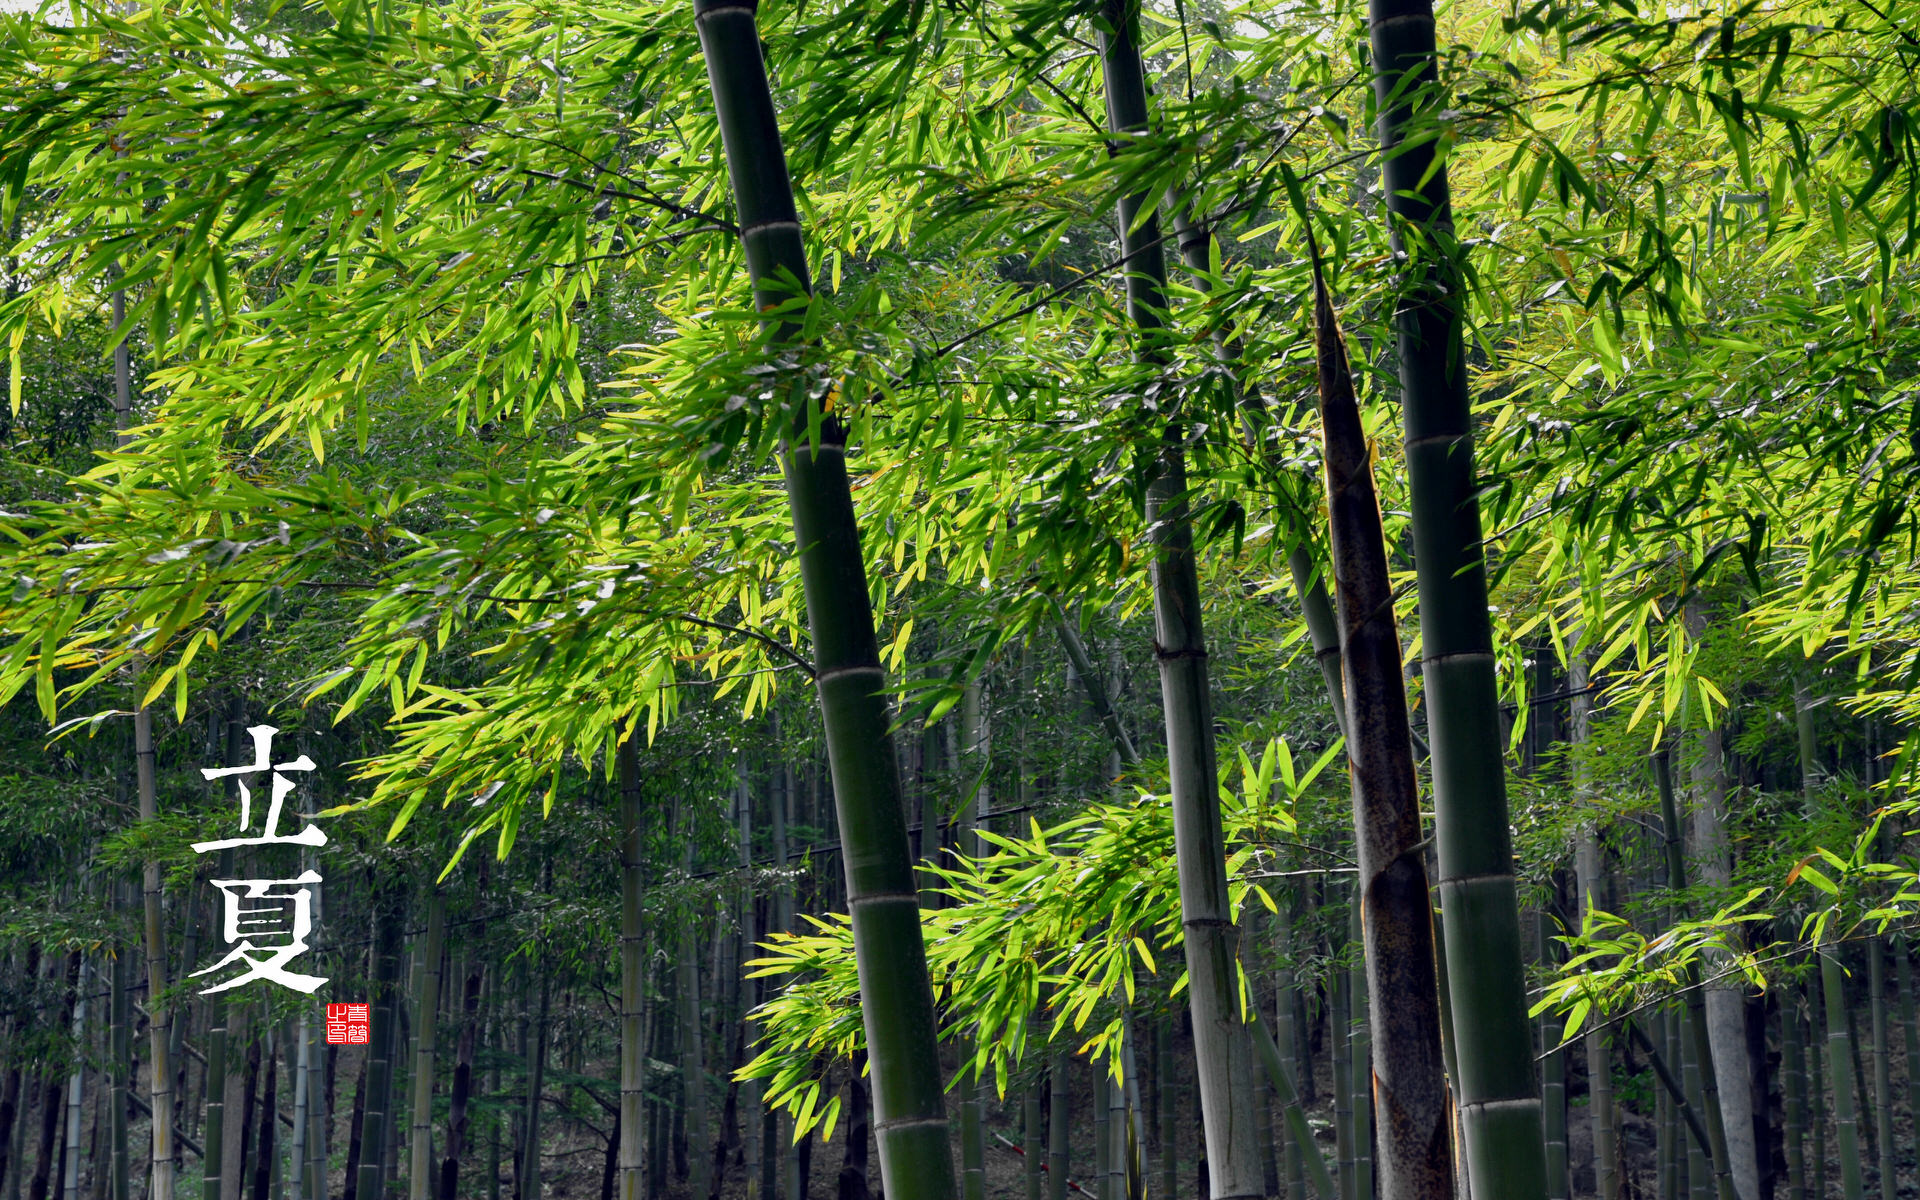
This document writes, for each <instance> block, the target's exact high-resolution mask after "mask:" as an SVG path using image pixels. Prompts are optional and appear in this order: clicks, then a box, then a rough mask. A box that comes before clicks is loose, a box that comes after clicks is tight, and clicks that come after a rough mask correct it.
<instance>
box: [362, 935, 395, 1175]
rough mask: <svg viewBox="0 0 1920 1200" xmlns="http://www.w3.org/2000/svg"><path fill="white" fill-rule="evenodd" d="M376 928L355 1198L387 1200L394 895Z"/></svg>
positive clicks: (390, 1103)
mask: <svg viewBox="0 0 1920 1200" xmlns="http://www.w3.org/2000/svg"><path fill="white" fill-rule="evenodd" d="M376 905H377V909H376V912H375V915H374V929H373V996H372V1002H373V1004H372V1014H371V1016H372V1021H373V1029H372V1031H371V1036H370V1038H369V1042H368V1047H367V1065H366V1082H365V1087H366V1107H365V1109H364V1110H363V1111H362V1112H361V1114H360V1162H359V1172H358V1173H359V1178H358V1179H357V1180H356V1182H355V1186H354V1195H355V1197H356V1200H384V1191H383V1185H384V1177H385V1168H386V1162H387V1125H388V1121H387V1116H388V1112H389V1110H390V1109H391V1108H392V1107H393V1092H394V1075H395V1071H394V1051H395V1048H396V1045H397V1040H398V1035H399V1025H400V1019H399V1018H400V1005H399V990H400V941H401V937H402V935H403V933H404V931H405V920H404V912H403V910H402V908H401V906H400V904H399V903H398V900H397V899H396V898H382V899H378V900H376Z"/></svg>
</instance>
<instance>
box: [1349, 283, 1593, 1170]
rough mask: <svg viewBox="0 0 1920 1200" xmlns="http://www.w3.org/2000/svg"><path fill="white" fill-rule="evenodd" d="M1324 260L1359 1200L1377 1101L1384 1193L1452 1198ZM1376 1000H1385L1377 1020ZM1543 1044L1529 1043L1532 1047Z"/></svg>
mask: <svg viewBox="0 0 1920 1200" xmlns="http://www.w3.org/2000/svg"><path fill="white" fill-rule="evenodd" d="M1314 261H1315V270H1314V328H1315V348H1316V354H1317V359H1318V363H1319V384H1320V423H1321V429H1322V435H1323V436H1322V442H1323V446H1324V453H1323V455H1322V458H1323V461H1324V462H1325V467H1326V477H1327V512H1328V527H1329V530H1330V532H1331V543H1332V562H1333V579H1334V588H1335V594H1336V596H1337V598H1338V618H1339V630H1340V661H1341V666H1342V668H1343V670H1342V674H1343V676H1344V678H1345V681H1346V688H1345V699H1346V723H1345V724H1346V729H1347V731H1348V736H1347V759H1348V764H1349V775H1350V778H1351V784H1352V799H1353V824H1354V839H1355V844H1356V845H1357V846H1358V847H1359V860H1360V862H1359V867H1360V874H1359V881H1358V883H1357V885H1356V891H1355V894H1354V901H1355V903H1354V905H1353V907H1352V910H1351V912H1352V918H1351V919H1352V933H1353V936H1354V940H1355V941H1356V943H1357V944H1358V945H1359V946H1360V947H1361V949H1362V957H1361V961H1360V962H1358V963H1356V964H1355V970H1354V973H1353V979H1352V983H1351V987H1350V991H1349V996H1350V998H1351V1003H1352V1006H1353V1011H1352V1013H1351V1018H1352V1021H1353V1031H1354V1038H1353V1047H1354V1048H1353V1049H1352V1051H1351V1052H1350V1063H1351V1066H1350V1071H1351V1073H1352V1074H1351V1080H1350V1083H1351V1086H1352V1088H1353V1092H1354V1100H1353V1102H1352V1104H1351V1106H1350V1107H1351V1110H1352V1112H1351V1119H1352V1121H1353V1133H1352V1138H1351V1140H1352V1144H1353V1147H1354V1162H1355V1173H1354V1188H1355V1191H1356V1194H1357V1196H1359V1197H1360V1198H1361V1200H1367V1198H1370V1197H1371V1196H1372V1194H1373V1162H1372V1153H1371V1146H1372V1143H1373V1137H1372V1121H1371V1118H1370V1114H1369V1111H1368V1109H1369V1100H1374V1101H1377V1102H1378V1103H1379V1104H1380V1106H1381V1108H1382V1115H1381V1128H1380V1132H1381V1145H1380V1149H1381V1153H1382V1162H1381V1164H1380V1167H1381V1187H1382V1193H1383V1195H1385V1196H1387V1197H1389V1200H1423V1198H1432V1197H1446V1196H1451V1195H1452V1193H1453V1156H1452V1129H1451V1112H1450V1109H1449V1106H1448V1103H1447V1078H1446V1065H1445V1060H1444V1058H1443V1056H1442V1050H1441V1044H1440V1003H1439V993H1438V990H1437V985H1436V982H1435V976H1434V966H1433V963H1434V942H1433V902H1432V899H1431V896H1430V893H1429V889H1428V886H1427V866H1426V858H1425V849H1426V838H1425V837H1424V836H1423V832H1422V829H1421V821H1420V791H1419V785H1418V783H1417V781H1416V779H1415V776H1414V765H1413V745H1412V742H1411V741H1410V740H1409V738H1408V737H1407V692H1406V682H1405V680H1404V679H1402V678H1401V674H1400V639H1399V634H1398V632H1397V631H1396V629H1395V625H1394V619H1393V584H1392V581H1391V579H1390V578H1389V576H1388V574H1387V550H1386V535H1385V532H1384V531H1383V529H1382V527H1381V524H1380V504H1379V500H1378V498H1377V496H1376V493H1375V491H1374V482H1373V466H1372V446H1371V445H1369V443H1368V441H1367V437H1366V433H1365V429H1364V427H1363V425H1362V424H1361V420H1360V409H1359V404H1358V400H1357V397H1356V395H1355V393H1354V386H1353V375H1352V372H1351V371H1350V370H1349V368H1348V365H1347V351H1346V345H1345V342H1344V340H1343V339H1342V337H1341V335H1340V327H1339V323H1338V322H1337V320H1336V319H1335V317H1334V312H1333V303H1332V300H1331V298H1330V297H1329V296H1328V294H1327V290H1326V286H1325V283H1324V281H1323V280H1322V279H1321V278H1320V273H1319V254H1318V251H1317V249H1316V250H1315V251H1314ZM1369 995H1373V996H1376V997H1378V999H1379V1003H1378V1004H1376V1005H1375V1006H1374V1007H1373V1010H1372V1017H1371V1021H1369V1020H1368V1016H1367V1007H1366V998H1367V997H1368V996H1369ZM1369 1033H1371V1035H1372V1036H1371V1037H1369ZM1531 1042H1532V1039H1531V1038H1529V1039H1528V1045H1529V1048H1531ZM1371 1047H1377V1049H1371ZM1609 1200H1611V1198H1609Z"/></svg>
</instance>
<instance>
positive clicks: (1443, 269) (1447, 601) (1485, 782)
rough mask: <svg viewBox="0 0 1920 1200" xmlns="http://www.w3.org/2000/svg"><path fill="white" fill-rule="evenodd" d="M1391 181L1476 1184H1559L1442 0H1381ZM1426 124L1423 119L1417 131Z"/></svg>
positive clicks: (1503, 1199)
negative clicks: (1464, 264) (1476, 435)
mask: <svg viewBox="0 0 1920 1200" xmlns="http://www.w3.org/2000/svg"><path fill="white" fill-rule="evenodd" d="M1368 15H1369V25H1370V27H1371V43H1372V51H1373V69H1374V90H1375V93H1376V95H1377V96H1378V99H1379V107H1380V120H1379V136H1380V141H1381V147H1382V150H1383V151H1384V155H1383V156H1384V159H1385V161H1384V163H1383V167H1382V170H1383V184H1384V188H1383V190H1384V192H1385V195H1386V205H1387V208H1388V211H1389V212H1390V214H1391V217H1392V226H1391V230H1390V232H1391V235H1392V239H1393V246H1394V249H1395V250H1396V251H1400V252H1404V253H1406V254H1407V255H1408V263H1409V270H1410V272H1411V278H1410V279H1408V281H1407V286H1406V288H1405V290H1404V291H1403V292H1402V299H1401V302H1400V306H1399V308H1398V311H1397V312H1396V313H1395V314H1394V324H1395V332H1396V341H1397V350H1398V355H1399V360H1400V389H1401V396H1402V408H1403V410H1404V415H1405V434H1406V463H1407V467H1406V469H1407V474H1408V483H1409V489H1408V490H1409V494H1410V500H1411V507H1412V511H1413V545H1414V562H1415V568H1416V574H1417V578H1418V589H1419V597H1420V635H1421V641H1422V646H1423V654H1424V662H1423V677H1424V681H1425V685H1426V695H1427V711H1428V714H1429V715H1428V733H1429V735H1430V740H1431V742H1432V751H1433V791H1434V810H1435V841H1436V846H1437V849H1438V852H1439V868H1440V869H1439V884H1440V886H1439V892H1440V903H1441V919H1442V921H1443V922H1444V924H1445V926H1446V938H1445V942H1446V953H1447V955H1448V967H1449V968H1450V969H1449V970H1448V972H1447V980H1448V985H1449V988H1450V990H1451V992H1452V996H1451V1000H1452V1020H1453V1034H1454V1038H1455V1041H1456V1042H1457V1058H1458V1060H1459V1063H1460V1076H1459V1079H1458V1081H1457V1082H1458V1085H1459V1090H1458V1097H1459V1104H1460V1115H1461V1124H1462V1126H1463V1128H1464V1131H1465V1135H1466V1137H1465V1141H1466V1157H1467V1175H1468V1178H1469V1179H1471V1180H1472V1186H1473V1193H1474V1196H1475V1198H1476V1200H1543V1197H1545V1195H1546V1191H1547V1188H1546V1161H1545V1145H1544V1139H1543V1137H1542V1134H1541V1120H1540V1098H1539V1092H1538V1090H1537V1083H1536V1080H1535V1078H1534V1072H1533V1056H1532V1054H1530V1053H1529V1052H1528V1048H1529V1047H1530V1046H1531V1044H1532V1035H1531V1033H1530V1032H1529V1029H1528V1022H1527V1000H1526V995H1527V993H1526V978H1525V973H1524V969H1523V965H1522V954H1521V946H1520V915H1519V904H1518V898H1517V896H1516V894H1515V888H1514V878H1513V847H1512V841H1511V833H1510V830H1511V826H1510V823H1509V819H1508V811H1507V796H1506V776H1505V769H1504V766H1503V763H1502V744H1501V729H1500V709H1499V691H1498V688H1497V686H1496V683H1495V680H1494V669H1493V633H1492V628H1491V625H1490V623H1489V621H1488V618H1487V583H1486V570H1485V564H1484V562H1483V561H1482V555H1481V536H1480V515H1479V505H1478V502H1477V501H1476V500H1475V498H1474V468H1473V439H1472V426H1471V412H1470V409H1471V405H1470V403H1469V399H1468V394H1467V377H1466V352H1465V346H1464V344H1463V340H1462V336H1461V327H1460V326H1461V313H1460V310H1459V304H1460V301H1459V299H1458V298H1459V297H1460V296H1461V295H1463V294H1464V292H1465V288H1464V280H1463V279H1462V276H1461V272H1460V270H1459V266H1458V264H1457V263H1456V262H1455V261H1454V259H1453V256H1454V255H1455V254H1457V253H1458V250H1457V247H1456V245H1455V243H1454V241H1453V236H1452V216H1451V212H1450V202H1449V198H1448V185H1447V170H1446V163H1445V161H1444V160H1443V159H1439V158H1436V157H1435V148H1436V146H1438V145H1440V144H1442V143H1440V142H1436V141H1434V140H1432V139H1431V138H1429V137H1428V136H1426V134H1427V127H1428V125H1429V123H1430V121H1431V119H1432V116H1433V115H1434V114H1437V112H1438V111H1439V110H1440V108H1441V107H1442V101H1441V97H1440V96H1439V95H1438V94H1437V92H1438V90H1439V88H1438V84H1439V75H1438V70H1437V68H1436V65H1435V54H1436V49H1435V43H1434V22H1433V6H1432V3H1431V0H1369V5H1368ZM1409 135H1414V136H1411V137H1410V136H1409Z"/></svg>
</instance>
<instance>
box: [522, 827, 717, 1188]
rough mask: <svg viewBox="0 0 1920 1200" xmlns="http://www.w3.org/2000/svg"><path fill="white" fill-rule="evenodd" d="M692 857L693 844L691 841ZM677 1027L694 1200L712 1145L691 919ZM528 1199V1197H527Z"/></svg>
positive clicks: (678, 982) (679, 971)
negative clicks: (708, 1122) (708, 1119)
mask: <svg viewBox="0 0 1920 1200" xmlns="http://www.w3.org/2000/svg"><path fill="white" fill-rule="evenodd" d="M687 845H688V854H689V856H691V854H692V843H691V842H690V841H689V842H688V844H687ZM673 990H674V999H675V1000H676V1001H677V1004H678V1011H677V1012H676V1013H675V1024H676V1025H677V1027H678V1033H679V1043H680V1100H681V1110H682V1112H683V1113H684V1114H685V1116H684V1120H685V1121H686V1130H687V1163H688V1166H689V1168H690V1169H689V1170H688V1172H687V1191H688V1195H690V1196H692V1197H693V1200H701V1198H702V1197H704V1196H706V1194H707V1185H708V1183H709V1181H710V1177H709V1174H708V1172H709V1170H710V1168H711V1165H712V1162H713V1155H712V1145H711V1143H710V1142H709V1141H708V1140H707V1064H706V1055H705V1054H704V1052H703V1051H704V1047H703V1045H702V1035H703V1030H702V1025H703V1023H704V1016H703V1013H702V1010H701V1005H700V950H699V929H698V927H697V926H696V925H694V923H693V921H692V920H691V919H686V920H683V921H682V922H681V924H680V944H679V949H678V951H677V952H676V953H675V955H674V984H673ZM523 1200H525V1198H523Z"/></svg>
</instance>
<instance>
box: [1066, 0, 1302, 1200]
mask: <svg viewBox="0 0 1920 1200" xmlns="http://www.w3.org/2000/svg"><path fill="white" fill-rule="evenodd" d="M1139 22H1140V14H1139V9H1138V6H1137V0H1131V2H1130V0H1106V3H1104V5H1103V7H1102V9H1101V21H1100V24H1101V25H1102V26H1103V28H1102V29H1101V32H1100V63H1101V73H1102V78H1103V80H1104V82H1105V90H1106V98H1107V120H1108V125H1109V127H1110V128H1111V129H1112V130H1113V131H1114V132H1115V133H1117V134H1122V135H1125V134H1132V133H1137V132H1143V131H1145V130H1146V129H1147V128H1148V115H1147V84H1146V73H1145V69H1144V67H1143V65H1142V62H1141V52H1140V42H1139V37H1140V24H1139ZM1155 200H1156V197H1152V196H1149V195H1147V194H1144V193H1136V194H1134V195H1130V196H1126V197H1123V198H1122V199H1121V201H1120V204H1119V212H1118V218H1119V227H1120V230H1121V247H1122V250H1123V253H1124V254H1125V256H1126V259H1127V312H1128V316H1129V318H1130V319H1131V322H1132V324H1133V327H1134V333H1135V335H1136V337H1137V339H1138V356H1139V357H1140V358H1141V359H1142V360H1143V361H1145V362H1149V363H1152V362H1160V361H1163V360H1164V357H1165V341H1166V338H1167V337H1168V331H1167V330H1166V328H1165V321H1166V317H1165V314H1166V313H1167V311H1168V308H1169V303H1168V296H1167V269H1166V258H1165V255H1164V253H1163V249H1162V246H1161V238H1160V226H1159V221H1158V218H1157V217H1156V216H1155V214H1153V213H1152V212H1151V211H1149V210H1150V208H1151V206H1152V205H1153V203H1154V202H1155ZM1186 493H1187V479H1186V456H1185V453H1184V452H1183V450H1182V449H1181V433H1180V430H1179V429H1178V428H1177V427H1175V426H1169V427H1168V429H1167V430H1166V432H1165V435H1164V437H1163V439H1162V441H1161V444H1160V446H1159V448H1158V459H1157V462H1156V463H1155V464H1154V468H1153V474H1152V478H1151V481H1150V482H1149V484H1148V487H1147V497H1146V520H1147V527H1148V529H1149V530H1151V531H1152V534H1151V537H1152V541H1153V549H1154V559H1153V572H1152V574H1153V611H1154V657H1155V659H1156V660H1157V663H1158V666H1159V671H1160V697H1161V703H1162V708H1163V711H1164V713H1165V718H1166V732H1167V766H1168V776H1169V782H1170V784H1171V787H1172V792H1173V814H1174V854H1175V857H1176V859H1177V861H1178V866H1179V876H1180V916H1181V925H1182V929H1183V932H1184V935H1185V939H1184V940H1185V948H1186V962H1187V977H1188V981H1189V982H1188V989H1187V991H1188V1003H1189V1005H1190V1009H1191V1012H1192V1014H1193V1035H1194V1062H1195V1075H1196V1077H1197V1080H1198V1083H1199V1091H1200V1111H1201V1123H1202V1125H1203V1127H1204V1132H1205V1137H1206V1144H1207V1171H1208V1179H1209V1181H1210V1184H1211V1188H1212V1192H1213V1198H1214V1200H1240V1198H1242V1197H1257V1196H1261V1195H1262V1194H1263V1192H1264V1190H1265V1189H1264V1180H1263V1178H1262V1174H1261V1161H1260V1121H1259V1114H1258V1108H1257V1105H1256V1104H1255V1098H1256V1096H1257V1094H1258V1093H1257V1092H1256V1090H1255V1084H1254V1075H1253V1061H1252V1058H1253V1056H1252V1054H1251V1053H1250V1051H1251V1048H1252V1047H1251V1043H1250V1040H1249V1036H1248V1032H1247V1029H1246V1026H1245V1024H1244V1023H1243V1022H1242V1020H1241V1017H1240V1003H1239V1000H1240V997H1239V982H1238V974H1239V972H1238V965H1237V963H1236V961H1235V959H1236V955H1237V950H1236V942H1237V931H1236V930H1235V929H1234V925H1233V913H1232V909H1231V906H1230V905H1229V903H1228V899H1227V877H1226V845H1225V838H1224V836H1223V834H1222V832H1221V823H1220V801H1219V793H1218V783H1217V777H1216V771H1215V757H1214V741H1213V713H1212V697H1211V695H1210V692H1209V688H1208V685H1207V650H1206V636H1205V633H1204V630H1203V627H1202V621H1201V603H1200V582H1199V576H1198V572H1197V570H1196V567H1195V561H1194V552H1193V529H1192V523H1191V516H1190V513H1189V508H1188V501H1187V495H1186Z"/></svg>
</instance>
